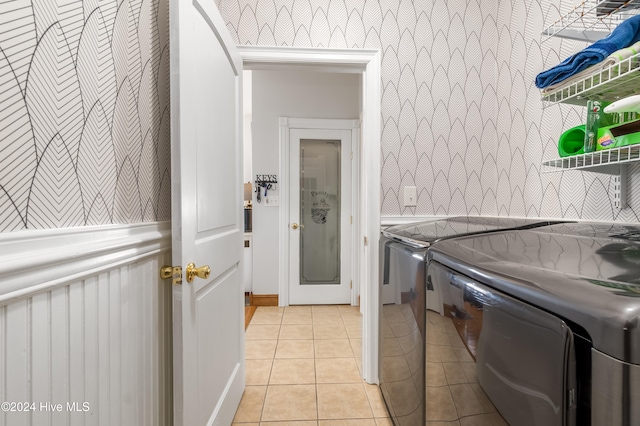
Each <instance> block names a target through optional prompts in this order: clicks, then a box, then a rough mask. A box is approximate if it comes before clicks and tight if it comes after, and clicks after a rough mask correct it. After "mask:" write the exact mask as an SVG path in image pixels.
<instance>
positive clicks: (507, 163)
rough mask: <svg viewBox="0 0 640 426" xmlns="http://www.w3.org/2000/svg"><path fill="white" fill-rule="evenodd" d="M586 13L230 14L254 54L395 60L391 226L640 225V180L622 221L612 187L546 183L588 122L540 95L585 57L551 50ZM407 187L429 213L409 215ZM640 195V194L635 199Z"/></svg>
mask: <svg viewBox="0 0 640 426" xmlns="http://www.w3.org/2000/svg"><path fill="white" fill-rule="evenodd" d="M560 1H562V2H566V1H569V2H572V1H573V0H499V1H496V0H366V1H363V0H216V3H217V4H218V6H219V8H220V10H221V12H222V15H223V17H224V18H225V21H226V23H227V28H228V29H229V31H230V32H231V34H232V35H233V36H234V37H235V39H236V42H238V43H239V44H245V45H278V46H308V47H310V46H315V47H320V46H322V47H336V48H351V47H356V48H377V49H381V52H382V81H381V85H382V117H381V118H382V152H381V162H382V176H381V177H382V188H381V199H382V206H381V212H382V214H383V215H390V216H395V215H447V214H448V215H454V214H484V215H496V214H498V215H509V216H531V217H536V216H543V217H557V218H560V217H564V218H581V219H593V220H620V221H634V222H635V221H638V219H639V217H640V166H639V165H634V166H631V167H630V169H629V175H628V178H629V187H628V203H629V207H628V208H626V209H623V210H622V211H617V210H615V208H614V207H613V205H612V201H611V200H610V198H609V196H608V192H609V189H610V187H611V185H612V184H613V182H612V181H613V180H612V178H610V177H609V176H607V175H600V174H594V173H584V172H579V171H569V172H560V173H551V174H542V173H541V166H540V163H541V162H542V161H543V160H547V159H551V158H556V157H557V156H558V155H557V149H556V147H557V145H556V141H557V139H558V137H559V135H560V134H561V133H562V131H563V129H567V128H570V127H573V126H575V125H577V124H580V123H582V122H583V120H584V119H585V112H584V109H581V108H575V107H571V106H565V105H560V106H557V105H556V106H553V107H547V108H544V109H543V105H542V102H541V101H540V93H539V91H538V90H537V89H536V88H535V86H534V84H533V81H534V77H535V75H536V74H538V73H539V72H540V71H542V70H543V69H545V68H548V67H551V66H553V65H555V64H557V63H559V62H560V61H561V60H562V59H564V58H565V57H567V56H569V55H570V54H572V53H573V52H575V51H576V50H578V49H580V48H582V47H584V46H585V45H584V43H582V44H581V43H578V42H572V41H566V40H564V41H563V40H560V39H555V40H554V39H552V40H549V41H546V42H544V43H542V42H541V36H540V33H541V31H542V30H543V29H544V27H545V24H547V25H548V24H549V23H551V22H554V21H555V20H557V19H558V18H559V15H560V14H559V11H558V9H559V3H560ZM404 186H416V187H417V189H418V205H417V207H408V208H405V207H403V205H402V194H403V189H402V188H403V187H404ZM634 190H635V191H634Z"/></svg>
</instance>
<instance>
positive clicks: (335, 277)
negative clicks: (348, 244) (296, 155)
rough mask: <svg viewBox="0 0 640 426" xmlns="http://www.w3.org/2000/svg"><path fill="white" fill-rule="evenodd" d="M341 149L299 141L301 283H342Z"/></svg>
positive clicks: (336, 143)
mask: <svg viewBox="0 0 640 426" xmlns="http://www.w3.org/2000/svg"><path fill="white" fill-rule="evenodd" d="M340 148H341V147H340V141H339V140H315V139H301V140H300V224H301V225H302V226H301V227H300V232H301V233H300V284H304V285H308V284H337V285H339V284H340Z"/></svg>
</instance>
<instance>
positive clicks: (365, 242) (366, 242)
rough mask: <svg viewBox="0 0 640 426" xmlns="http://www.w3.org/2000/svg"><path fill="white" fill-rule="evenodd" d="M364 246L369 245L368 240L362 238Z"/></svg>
mask: <svg viewBox="0 0 640 426" xmlns="http://www.w3.org/2000/svg"><path fill="white" fill-rule="evenodd" d="M364 245H365V246H368V245H369V239H368V238H367V237H364Z"/></svg>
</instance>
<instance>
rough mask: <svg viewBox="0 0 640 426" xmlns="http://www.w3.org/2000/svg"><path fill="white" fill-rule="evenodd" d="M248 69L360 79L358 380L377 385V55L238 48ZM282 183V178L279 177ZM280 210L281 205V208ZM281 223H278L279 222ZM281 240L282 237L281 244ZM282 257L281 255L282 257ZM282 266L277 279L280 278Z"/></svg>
mask: <svg viewBox="0 0 640 426" xmlns="http://www.w3.org/2000/svg"><path fill="white" fill-rule="evenodd" d="M238 51H239V53H240V57H241V58H242V60H243V67H244V69H247V70H265V69H280V70H286V69H305V70H309V71H319V72H337V73H356V74H361V75H362V90H361V96H362V116H361V117H360V120H361V126H362V133H361V151H360V179H359V180H360V185H359V186H360V199H359V203H358V211H359V215H360V218H359V219H360V226H359V229H358V231H357V232H358V235H359V237H358V238H357V239H358V240H359V244H358V245H357V246H356V247H357V249H354V251H355V252H357V253H358V257H359V259H360V265H359V267H358V268H356V270H357V273H358V274H359V276H360V281H361V282H362V285H361V286H360V312H361V313H362V315H363V321H362V376H363V378H364V379H365V380H366V381H367V382H368V383H378V382H379V381H378V352H379V350H378V348H379V342H378V340H379V339H378V329H379V321H378V318H379V291H378V241H379V239H380V136H381V133H380V124H381V120H380V116H381V115H380V114H381V90H380V85H381V62H380V56H381V55H380V51H379V50H377V49H376V50H374V49H366V50H365V49H324V48H288V47H262V46H238ZM283 180H284V179H283ZM280 209H281V211H282V206H281V207H280ZM281 224H282V222H281ZM282 243H283V239H282V238H281V239H280V244H282ZM281 258H282V257H281ZM283 276H284V275H283V271H282V268H281V269H280V277H283Z"/></svg>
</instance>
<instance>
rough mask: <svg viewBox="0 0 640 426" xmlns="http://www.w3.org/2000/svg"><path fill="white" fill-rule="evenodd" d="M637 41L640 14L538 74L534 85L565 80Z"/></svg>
mask: <svg viewBox="0 0 640 426" xmlns="http://www.w3.org/2000/svg"><path fill="white" fill-rule="evenodd" d="M637 41H640V15H635V16H632V17H631V18H629V19H627V20H625V21H623V22H622V23H621V24H620V25H618V26H617V27H616V28H615V29H614V30H613V32H612V33H611V34H609V35H608V36H607V37H605V38H603V39H601V40H598V41H596V42H595V43H593V44H592V45H591V46H588V47H586V48H585V49H583V50H581V51H580V52H578V53H576V54H574V55H572V56H569V57H568V58H567V59H565V60H564V61H562V62H561V63H560V64H558V65H556V66H555V67H553V68H550V69H548V70H546V71H543V72H541V73H540V74H538V76H537V77H536V86H537V87H538V88H539V89H544V88H545V87H548V86H550V85H552V84H555V83H559V82H561V81H563V80H566V79H567V78H569V77H571V76H573V75H575V74H577V73H579V72H580V71H582V70H584V69H586V68H588V67H590V66H592V65H595V64H598V63H600V62H602V61H603V60H604V59H605V58H606V57H607V56H609V55H611V54H612V53H613V52H615V51H616V50H620V49H622V48H625V47H628V46H630V45H632V44H634V43H636V42H637Z"/></svg>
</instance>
